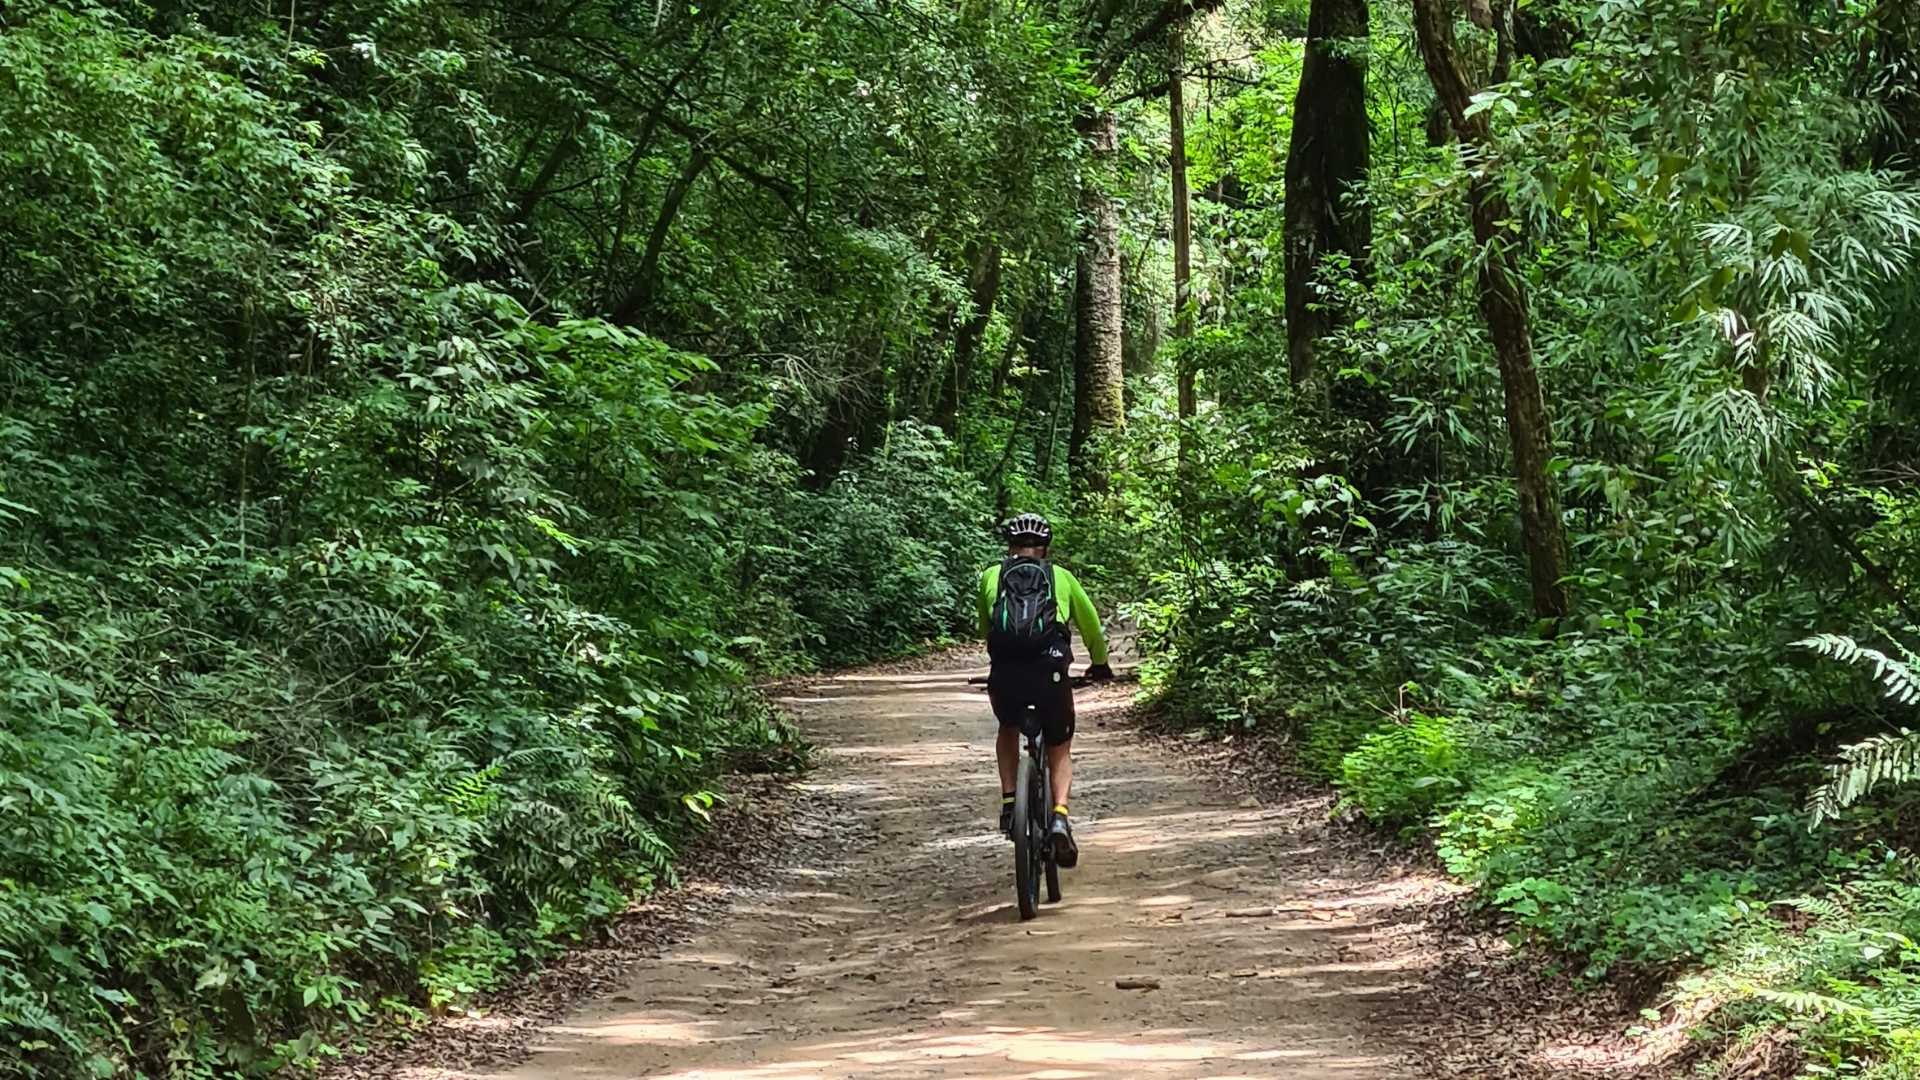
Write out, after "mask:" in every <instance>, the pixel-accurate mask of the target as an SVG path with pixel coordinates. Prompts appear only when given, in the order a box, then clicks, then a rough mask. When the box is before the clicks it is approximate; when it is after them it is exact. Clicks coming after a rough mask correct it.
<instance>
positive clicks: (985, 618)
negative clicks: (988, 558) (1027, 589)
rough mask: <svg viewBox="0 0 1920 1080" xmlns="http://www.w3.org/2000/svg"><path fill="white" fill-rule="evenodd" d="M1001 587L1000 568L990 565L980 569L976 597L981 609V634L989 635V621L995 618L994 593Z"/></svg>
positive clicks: (983, 635)
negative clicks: (978, 587)
mask: <svg viewBox="0 0 1920 1080" xmlns="http://www.w3.org/2000/svg"><path fill="white" fill-rule="evenodd" d="M999 588H1000V568H999V567H997V566H989V567H987V568H986V569H985V570H982V571H980V589H979V594H978V595H977V596H975V597H974V601H975V603H976V605H977V606H978V607H979V609H980V636H981V637H986V636H987V623H988V622H989V621H990V620H991V619H992V618H993V594H994V593H995V592H997V591H999Z"/></svg>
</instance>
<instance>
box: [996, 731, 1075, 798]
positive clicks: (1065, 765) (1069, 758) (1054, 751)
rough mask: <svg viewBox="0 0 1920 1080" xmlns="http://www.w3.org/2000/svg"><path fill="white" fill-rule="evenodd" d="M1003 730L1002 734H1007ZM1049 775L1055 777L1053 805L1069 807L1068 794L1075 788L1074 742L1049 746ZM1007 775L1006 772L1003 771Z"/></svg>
mask: <svg viewBox="0 0 1920 1080" xmlns="http://www.w3.org/2000/svg"><path fill="white" fill-rule="evenodd" d="M1005 733H1006V731H1005V729H1004V728H1003V729H1001V734H1003V735H1004V734H1005ZM1047 773H1048V774H1049V775H1051V776H1052V777H1053V805H1055V806H1065V805H1067V793H1068V792H1069V791H1071V790H1072V788H1073V740H1072V739H1068V740H1067V741H1066V742H1063V743H1061V744H1059V745H1058V746H1054V745H1051V744H1049V745H1048V746H1047ZM1001 775H1002V776H1005V775H1006V770H1005V769H1004V768H1003V769H1002V770H1001Z"/></svg>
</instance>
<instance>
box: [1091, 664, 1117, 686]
mask: <svg viewBox="0 0 1920 1080" xmlns="http://www.w3.org/2000/svg"><path fill="white" fill-rule="evenodd" d="M1111 678H1113V669H1112V668H1110V667H1108V666H1107V665H1105V664H1088V665H1087V681H1088V682H1106V681H1107V680H1109V679H1111Z"/></svg>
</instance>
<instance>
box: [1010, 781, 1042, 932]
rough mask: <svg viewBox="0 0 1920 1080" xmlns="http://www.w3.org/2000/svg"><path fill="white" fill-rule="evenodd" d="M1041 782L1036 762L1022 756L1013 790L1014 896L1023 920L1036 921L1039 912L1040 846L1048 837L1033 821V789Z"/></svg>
mask: <svg viewBox="0 0 1920 1080" xmlns="http://www.w3.org/2000/svg"><path fill="white" fill-rule="evenodd" d="M1038 782H1039V778H1038V777H1037V776H1036V775H1035V770H1034V764H1033V759H1032V758H1030V757H1024V756H1023V757H1022V758H1021V759H1020V773H1019V780H1018V782H1017V783H1016V784H1015V786H1014V790H1015V791H1017V792H1019V795H1018V796H1017V797H1016V798H1015V799H1014V800H1013V892H1014V898H1015V900H1016V901H1018V903H1019V905H1020V918H1021V919H1023V920H1024V919H1031V918H1033V917H1034V916H1035V915H1037V914H1039V909H1040V846H1041V844H1042V843H1044V842H1045V840H1046V833H1045V831H1044V827H1043V826H1039V825H1038V823H1037V822H1035V821H1034V814H1033V787H1034V785H1035V784H1037V783H1038Z"/></svg>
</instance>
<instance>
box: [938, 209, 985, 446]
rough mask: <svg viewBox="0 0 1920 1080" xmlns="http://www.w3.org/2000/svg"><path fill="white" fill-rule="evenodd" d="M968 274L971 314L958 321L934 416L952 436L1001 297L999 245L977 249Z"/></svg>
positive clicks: (943, 429)
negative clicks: (950, 358)
mask: <svg viewBox="0 0 1920 1080" xmlns="http://www.w3.org/2000/svg"><path fill="white" fill-rule="evenodd" d="M967 262H968V266H969V268H970V273H969V275H968V286H969V292H970V293H971V296H970V299H971V300H972V301H973V311H972V312H971V313H970V314H968V316H967V317H966V319H965V320H964V321H963V322H961V324H960V330H959V332H958V333H956V334H955V335H954V338H953V367H952V369H951V370H950V371H949V372H948V375H947V377H946V378H945V379H943V380H941V386H940V404H939V407H938V408H937V409H936V410H935V416H936V419H937V421H938V423H939V424H940V429H941V430H942V431H945V432H946V433H947V434H949V435H951V434H953V432H954V428H955V427H956V426H958V424H959V420H960V402H961V401H963V400H964V399H965V398H966V396H967V388H968V386H969V385H970V384H971V383H972V381H973V361H974V358H975V357H976V356H978V355H979V352H980V341H981V339H982V338H984V337H985V336H986V334H987V324H988V323H990V322H992V321H993V303H994V301H995V300H996V299H998V297H999V296H1000V245H999V244H997V243H989V244H986V245H984V246H982V247H979V248H978V249H977V250H976V252H975V254H974V256H973V258H971V259H969V260H968V261H967Z"/></svg>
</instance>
